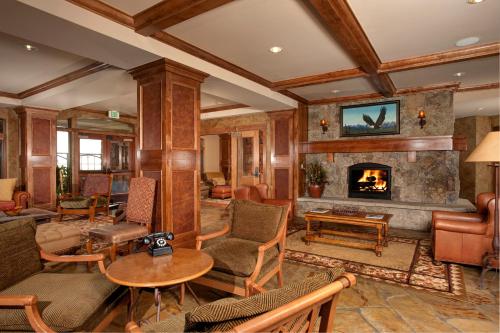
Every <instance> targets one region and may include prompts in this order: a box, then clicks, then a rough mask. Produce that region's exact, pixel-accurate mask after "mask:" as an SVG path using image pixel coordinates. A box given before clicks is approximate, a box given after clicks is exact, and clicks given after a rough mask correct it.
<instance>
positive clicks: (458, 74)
mask: <svg viewBox="0 0 500 333" xmlns="http://www.w3.org/2000/svg"><path fill="white" fill-rule="evenodd" d="M464 75H465V72H458V73H455V74H453V76H456V77H462V76H464Z"/></svg>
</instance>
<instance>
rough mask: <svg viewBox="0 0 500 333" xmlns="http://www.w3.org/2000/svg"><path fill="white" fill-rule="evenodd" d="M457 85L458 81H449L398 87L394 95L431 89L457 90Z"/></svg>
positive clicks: (458, 84)
mask: <svg viewBox="0 0 500 333" xmlns="http://www.w3.org/2000/svg"><path fill="white" fill-rule="evenodd" d="M459 86H460V82H451V83H443V84H431V85H428V86H421V87H412V88H403V89H398V90H397V92H396V95H408V94H416V93H420V92H425V91H433V90H457V89H458V87H459Z"/></svg>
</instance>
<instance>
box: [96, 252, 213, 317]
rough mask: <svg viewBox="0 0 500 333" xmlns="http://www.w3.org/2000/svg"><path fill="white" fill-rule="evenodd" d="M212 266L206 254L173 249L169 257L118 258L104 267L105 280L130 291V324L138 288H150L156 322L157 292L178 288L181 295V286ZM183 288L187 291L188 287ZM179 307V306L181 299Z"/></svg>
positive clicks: (158, 301) (157, 315)
mask: <svg viewBox="0 0 500 333" xmlns="http://www.w3.org/2000/svg"><path fill="white" fill-rule="evenodd" d="M213 265H214V260H213V259H212V257H211V256H209V255H208V254H206V253H203V252H201V251H197V250H194V249H183V248H174V253H173V254H171V255H164V256H158V257H153V256H151V255H150V254H149V253H147V252H140V253H134V254H131V255H128V256H125V257H123V258H120V259H118V260H116V261H114V262H113V263H112V264H111V265H109V266H108V268H107V270H106V277H107V278H108V279H109V280H110V281H112V282H114V283H117V284H120V285H123V286H128V287H129V288H130V308H129V319H130V320H132V319H133V313H134V310H135V307H136V303H137V299H138V297H137V291H138V288H154V290H155V306H156V320H157V321H159V320H160V306H161V292H160V290H159V288H160V287H166V286H172V285H176V284H180V285H181V295H183V294H184V285H185V284H187V282H188V281H191V280H194V279H196V278H198V277H200V276H202V275H204V274H205V273H207V272H208V271H210V270H211V269H212V266H213ZM187 287H188V289H189V290H190V291H191V288H190V287H189V285H187ZM191 292H192V291H191ZM193 294H194V293H193ZM180 303H181V304H182V296H181V301H180Z"/></svg>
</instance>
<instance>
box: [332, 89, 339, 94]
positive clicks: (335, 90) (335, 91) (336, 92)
mask: <svg viewBox="0 0 500 333" xmlns="http://www.w3.org/2000/svg"><path fill="white" fill-rule="evenodd" d="M339 92H340V90H338V89H333V90H332V93H334V94H338V93H339Z"/></svg>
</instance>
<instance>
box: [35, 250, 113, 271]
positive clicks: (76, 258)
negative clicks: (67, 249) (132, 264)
mask: <svg viewBox="0 0 500 333" xmlns="http://www.w3.org/2000/svg"><path fill="white" fill-rule="evenodd" d="M40 256H41V258H42V259H45V260H47V261H53V262H94V261H97V263H98V265H99V270H100V271H101V273H103V274H104V273H105V272H106V268H105V267H104V259H106V256H105V255H104V254H103V253H94V254H81V255H72V256H59V255H56V254H52V253H48V252H45V251H44V250H40Z"/></svg>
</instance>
